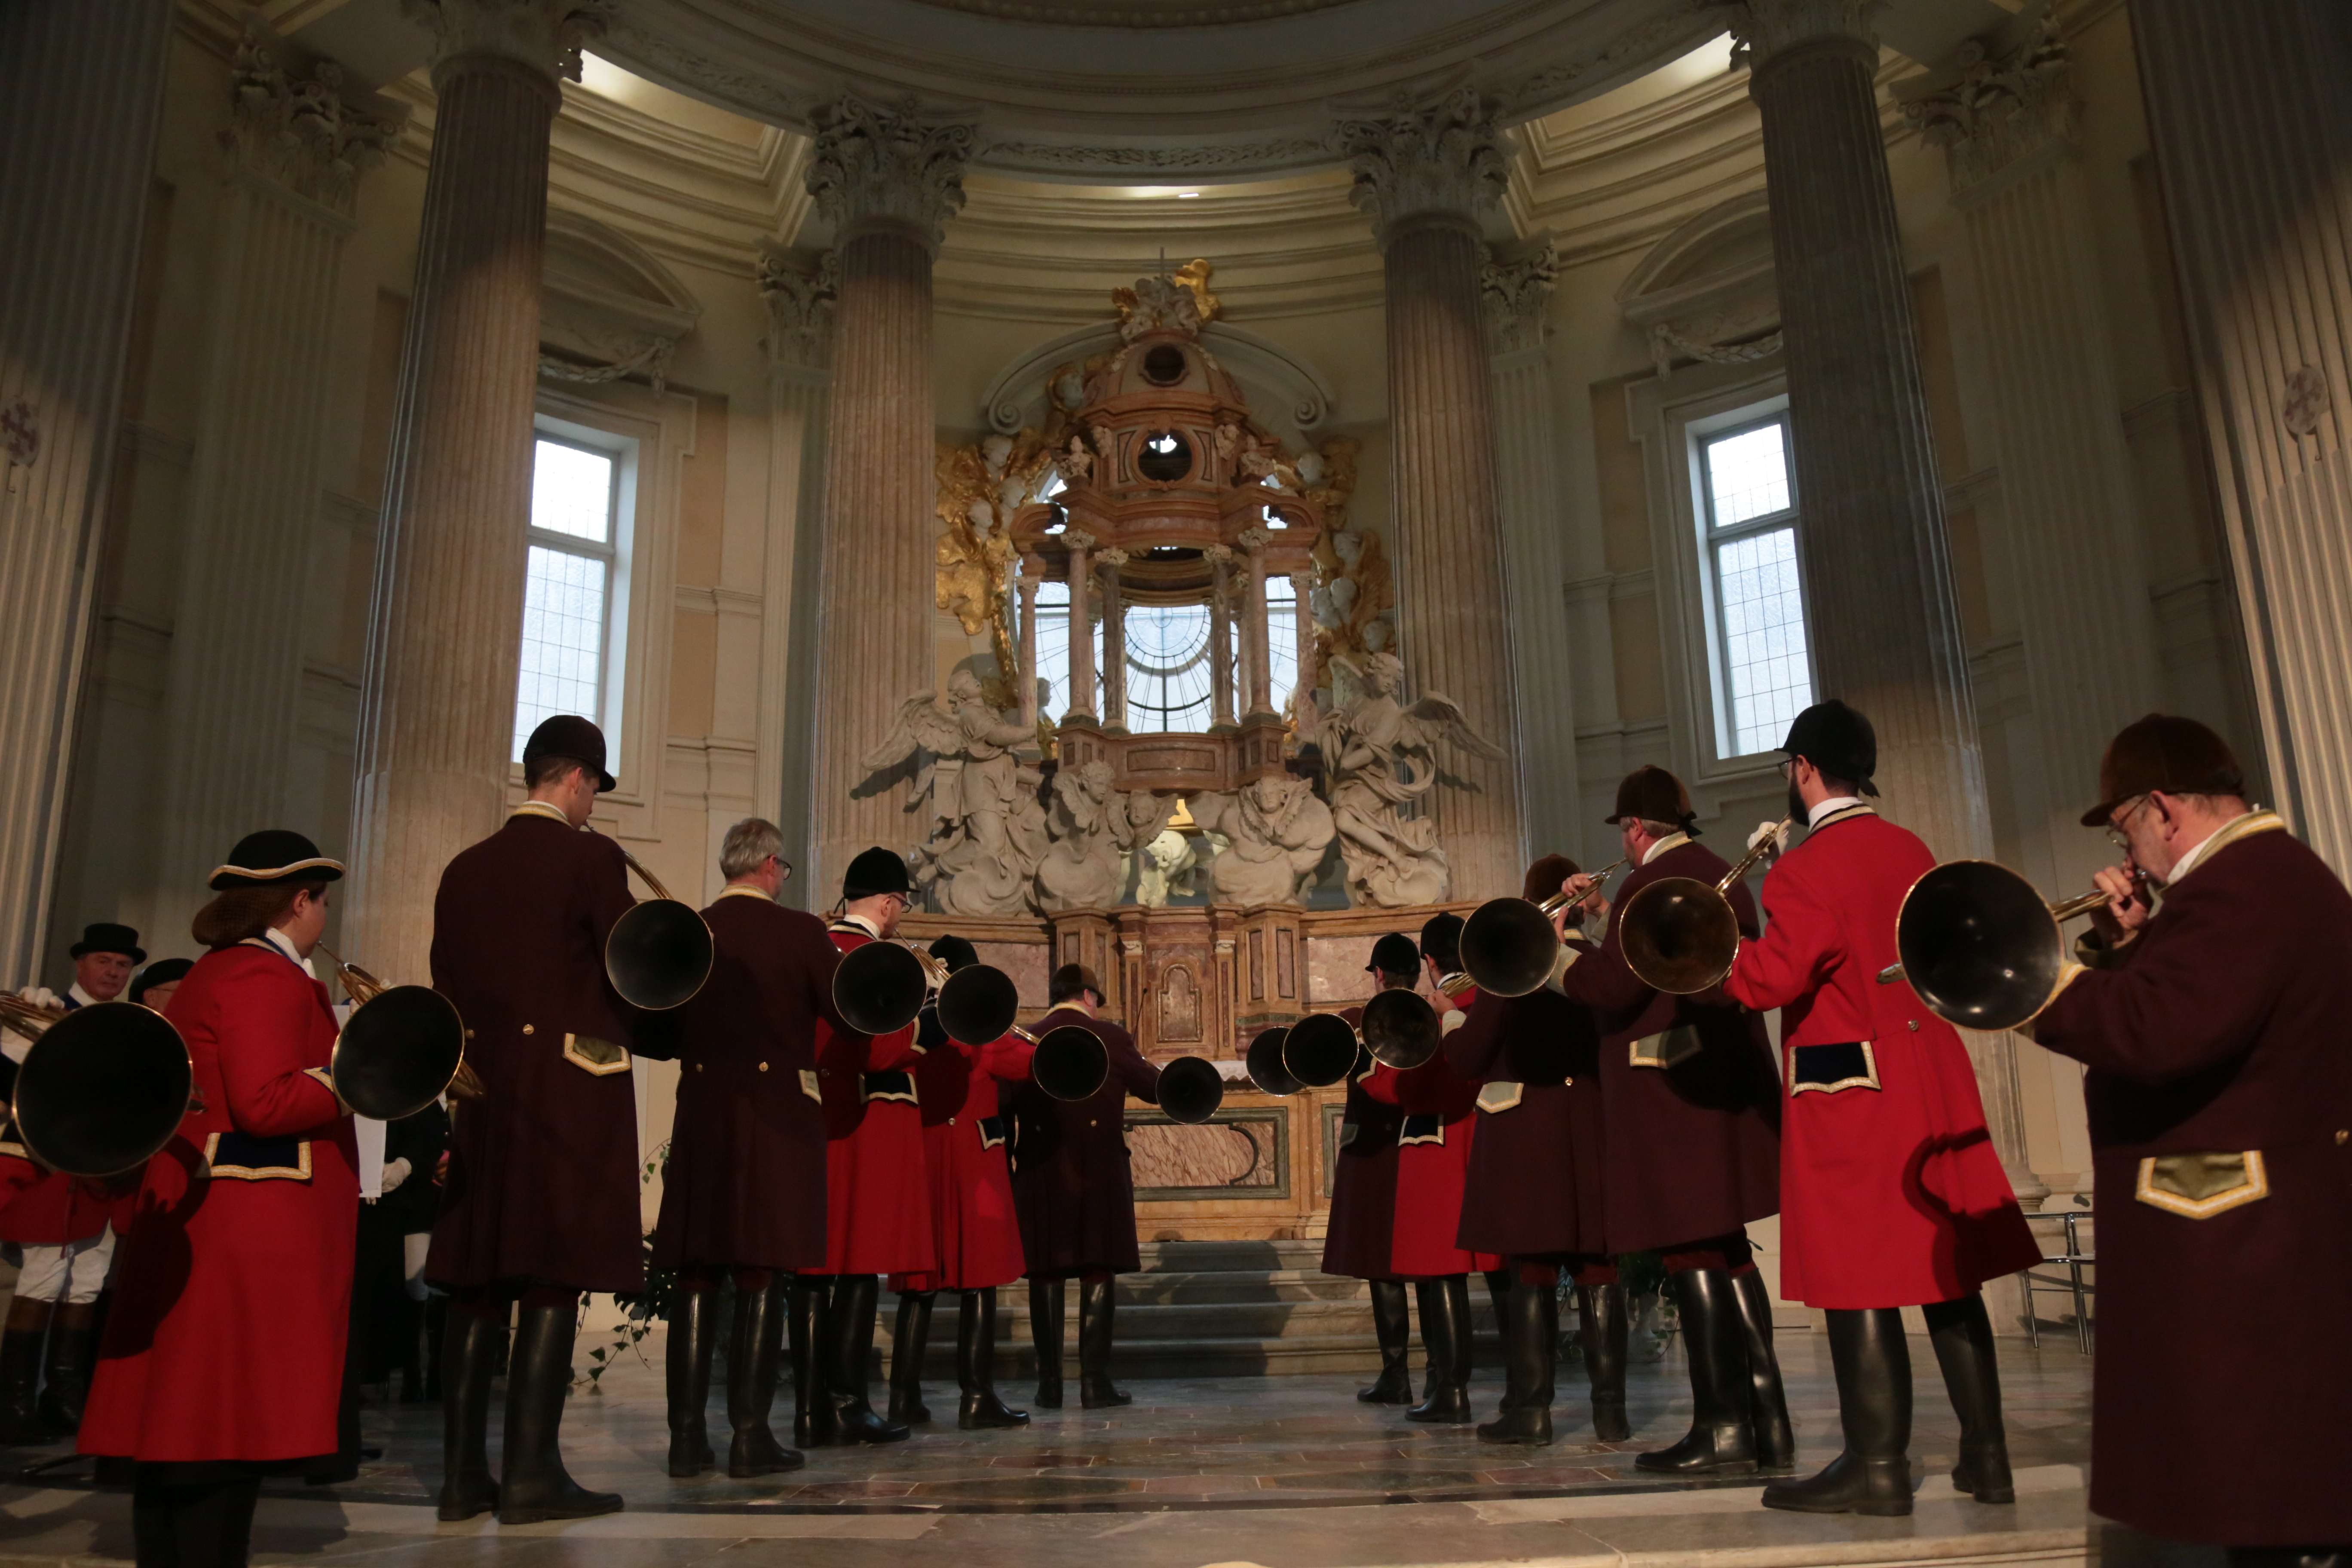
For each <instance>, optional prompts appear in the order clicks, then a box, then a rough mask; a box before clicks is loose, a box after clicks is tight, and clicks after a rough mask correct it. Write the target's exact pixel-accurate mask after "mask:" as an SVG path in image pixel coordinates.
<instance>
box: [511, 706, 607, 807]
mask: <svg viewBox="0 0 2352 1568" xmlns="http://www.w3.org/2000/svg"><path fill="white" fill-rule="evenodd" d="M541 757H565V758H568V759H570V760H571V761H572V762H575V763H579V764H580V765H581V766H583V767H584V768H586V769H587V770H588V771H589V772H590V773H594V774H595V775H596V787H597V788H598V789H600V790H610V789H613V788H615V787H617V785H616V782H615V781H614V777H613V775H612V774H610V773H606V772H605V771H604V731H602V730H599V729H598V728H596V726H595V725H593V724H592V723H590V722H589V721H587V720H585V719H583V718H582V717H580V715H579V714H577V713H558V714H557V715H556V716H555V717H554V718H552V719H542V720H541V721H540V725H539V728H538V729H536V730H533V731H531V732H530V740H528V741H525V742H523V744H522V771H523V774H524V776H525V777H528V776H530V772H531V764H532V763H535V762H537V761H539V759H540V758H541Z"/></svg>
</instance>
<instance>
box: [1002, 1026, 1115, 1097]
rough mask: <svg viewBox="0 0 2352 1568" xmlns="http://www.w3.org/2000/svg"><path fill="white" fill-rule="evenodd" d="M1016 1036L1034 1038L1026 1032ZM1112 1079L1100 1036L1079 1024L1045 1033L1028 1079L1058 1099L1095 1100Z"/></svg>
mask: <svg viewBox="0 0 2352 1568" xmlns="http://www.w3.org/2000/svg"><path fill="white" fill-rule="evenodd" d="M1013 1033H1014V1034H1017V1035H1019V1036H1021V1037H1023V1038H1024V1039H1030V1038H1034V1037H1033V1036H1031V1035H1030V1034H1029V1032H1028V1031H1027V1030H1025V1029H1015V1030H1014V1031H1013ZM1109 1078H1110V1052H1109V1051H1108V1050H1106V1049H1105V1048H1104V1047H1103V1043H1102V1039H1101V1037H1099V1036H1097V1034H1096V1033H1095V1032H1094V1031H1093V1030H1092V1029H1088V1028H1083V1027H1081V1026H1078V1025H1076V1024H1064V1025H1062V1026H1060V1027H1058V1028H1053V1029H1048V1030H1046V1031H1045V1038H1043V1039H1040V1040H1038V1041H1037V1049H1036V1050H1035V1052H1034V1053H1033V1054H1032V1055H1031V1056H1030V1058H1029V1079H1030V1081H1031V1082H1033V1083H1034V1084H1035V1085H1036V1086H1037V1087H1038V1088H1039V1089H1044V1090H1045V1092H1046V1093H1047V1094H1049V1095H1051V1096H1052V1097H1053V1098H1054V1099H1055V1100H1092V1099H1093V1098H1094V1097H1095V1096H1096V1095H1097V1094H1099V1093H1101V1092H1102V1086H1103V1084H1104V1083H1105V1082H1106V1081H1108V1079H1109Z"/></svg>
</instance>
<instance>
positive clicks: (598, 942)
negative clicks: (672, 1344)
mask: <svg viewBox="0 0 2352 1568" xmlns="http://www.w3.org/2000/svg"><path fill="white" fill-rule="evenodd" d="M522 765H523V782H524V785H525V787H526V788H527V789H529V791H530V798H529V799H528V800H526V801H524V802H523V804H522V805H520V806H517V807H516V808H515V810H514V813H513V815H511V816H509V817H508V818H507V821H506V826H503V827H501V828H499V830H498V831H497V832H496V833H493V834H492V835H490V837H488V838H485V839H483V840H482V841H481V842H480V843H478V844H476V845H474V846H473V847H470V848H467V849H466V850H464V851H463V852H461V853H460V854H459V855H458V856H457V858H456V859H454V860H452V861H450V862H449V865H448V867H447V868H446V869H445V870H443V872H442V873H441V885H440V888H439V889H438V890H437V891H436V894H435V895H434V900H433V948H432V957H433V987H434V989H435V990H436V991H438V992H440V993H441V994H443V995H444V996H446V997H447V998H449V1000H450V1001H451V1002H452V1003H453V1004H455V1005H456V1006H457V1013H458V1016H461V1017H463V1018H464V1019H465V1020H466V1033H467V1040H466V1058H467V1062H468V1063H469V1064H470V1065H471V1066H472V1067H473V1068H474V1070H475V1072H476V1073H477V1074H478V1075H479V1077H480V1079H481V1080H482V1084H483V1088H484V1090H485V1093H484V1095H483V1097H482V1098H481V1099H479V1100H467V1102H465V1103H464V1104H462V1105H460V1106H458V1107H457V1108H456V1109H455V1110H454V1112H453V1117H452V1122H453V1125H452V1129H451V1139H450V1150H449V1171H448V1177H447V1182H446V1185H445V1187H444V1188H443V1192H442V1205H441V1217H440V1219H439V1220H438V1221H437V1222H436V1224H435V1226H434V1227H433V1246H432V1250H431V1251H430V1252H429V1253H428V1254H427V1255H426V1258H425V1277H426V1278H427V1279H431V1280H432V1281H434V1282H435V1283H436V1284H438V1285H440V1286H442V1287H443V1288H444V1289H446V1290H448V1292H449V1295H450V1305H449V1328H448V1332H447V1335H446V1341H445V1348H444V1350H443V1352H442V1354H443V1361H442V1367H443V1375H442V1446H443V1454H442V1465H443V1471H442V1482H441V1499H440V1510H441V1511H440V1516H441V1518H443V1519H444V1520H451V1521H455V1520H462V1519H471V1518H473V1517H474V1516H475V1515H476V1514H478V1513H481V1512H484V1511H485V1510H489V1509H493V1508H495V1509H496V1510H498V1513H499V1522H500V1523H502V1524H527V1523H530V1522H531V1521H536V1520H546V1519H577V1518H581V1517H583V1516H586V1515H589V1514H597V1513H609V1512H612V1511H613V1510H615V1509H617V1508H619V1507H620V1506H621V1498H620V1494H618V1493H617V1492H592V1491H589V1490H587V1489H584V1488H583V1487H581V1486H579V1485H578V1484H576V1483H575V1482H574V1481H573V1480H572V1477H571V1476H570V1474H569V1473H567V1472H566V1471H565V1469H564V1468H563V1457H562V1452H561V1450H560V1448H559V1447H558V1441H557V1440H558V1434H559V1430H560V1428H561V1426H562V1420H563V1400H564V1395H565V1393H566V1392H567V1391H568V1390H569V1389H570V1387H571V1384H572V1336H573V1332H574V1331H575V1329H576V1328H577V1326H578V1320H579V1313H580V1297H581V1293H582V1292H583V1291H587V1290H617V1291H624V1292H635V1291H638V1290H642V1289H645V1261H644V1232H643V1220H642V1219H641V1217H640V1213H639V1204H638V1196H637V1161H638V1152H637V1097H636V1090H635V1086H634V1084H633V1083H632V1081H631V1079H632V1073H631V1070H630V1060H631V1058H630V1053H629V1049H628V1042H629V1040H630V1039H631V1037H632V1034H633V1026H632V1023H631V1011H630V1009H629V1007H628V1006H627V1005H626V1004H625V1003H624V1002H623V1001H622V1000H621V999H620V997H619V996H618V995H617V994H614V990H613V987H612V984H611V983H610V982H609V981H608V980H606V978H605V975H604V942H605V939H606V938H607V937H608V936H610V935H611V933H612V930H613V924H614V921H618V920H619V919H620V918H621V916H622V915H623V914H625V913H626V912H627V911H628V909H629V906H630V903H631V901H632V900H631V899H630V896H629V884H628V867H627V862H626V861H625V859H624V858H623V857H622V853H621V847H620V846H619V845H618V844H615V843H614V841H613V840H612V839H610V838H607V837H604V836H603V835H602V834H598V833H593V832H586V831H583V829H584V828H585V826H586V825H587V822H588V814H589V812H590V811H591V810H593V808H594V806H595V804H596V796H597V795H598V793H599V792H601V791H604V790H608V789H611V788H612V787H613V785H614V780H613V775H612V774H610V773H606V772H605V771H604V735H603V733H602V732H601V731H598V730H597V728H596V726H595V725H593V724H592V723H590V722H589V721H587V720H585V719H582V718H579V717H576V716H573V715H562V716H560V717H557V718H553V719H550V720H548V721H546V722H545V723H543V724H541V725H540V726H539V728H538V729H537V730H535V731H532V732H531V736H530V741H529V742H528V743H526V744H525V746H524V748H523V763H522ZM509 1312H515V1313H516V1314H517V1328H516V1331H515V1342H514V1349H513V1352H512V1354H511V1355H510V1356H509V1358H508V1363H507V1401H506V1426H505V1430H504V1436H503V1441H504V1444H505V1449H506V1452H505V1456H504V1458H505V1464H504V1468H503V1469H502V1471H501V1473H500V1476H499V1479H498V1480H497V1481H493V1480H492V1479H490V1468H489V1457H488V1442H487V1437H486V1432H487V1429H488V1423H489V1405H490V1378H491V1373H492V1372H493V1371H494V1369H495V1367H496V1364H497V1361H498V1353H499V1346H500V1344H501V1342H503V1341H504V1340H505V1338H506V1331H507V1320H508V1315H509Z"/></svg>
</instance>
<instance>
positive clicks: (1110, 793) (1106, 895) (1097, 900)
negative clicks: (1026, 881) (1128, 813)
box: [1036, 762, 1127, 910]
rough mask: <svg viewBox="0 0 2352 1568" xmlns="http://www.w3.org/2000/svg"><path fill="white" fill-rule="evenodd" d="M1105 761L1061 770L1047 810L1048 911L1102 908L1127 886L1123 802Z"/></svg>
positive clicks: (1043, 877) (1044, 896)
mask: <svg viewBox="0 0 2352 1568" xmlns="http://www.w3.org/2000/svg"><path fill="white" fill-rule="evenodd" d="M1113 777H1114V775H1113V774H1112V773H1111V768H1110V764H1109V763H1105V762H1092V763H1086V764H1085V765H1084V766H1082V767H1076V768H1071V767H1064V768H1059V769H1056V770H1055V773H1054V788H1053V801H1052V805H1050V806H1049V807H1048V808H1047V810H1046V814H1045V830H1046V833H1047V835H1048V836H1049V837H1050V839H1051V843H1050V845H1049V847H1047V848H1046V850H1045V855H1044V857H1043V858H1041V859H1039V860H1038V862H1037V871H1036V877H1037V902H1038V904H1039V905H1040V906H1041V907H1042V908H1044V909H1046V910H1092V909H1102V908H1106V907H1108V906H1109V905H1111V904H1115V903H1117V902H1118V896H1119V894H1120V893H1121V892H1122V891H1123V890H1124V889H1125V888H1126V885H1127V854H1126V849H1125V847H1124V845H1123V844H1122V839H1123V837H1124V835H1123V833H1122V832H1121V826H1122V825H1121V822H1120V817H1121V816H1122V815H1123V813H1122V811H1121V803H1120V801H1119V799H1118V791H1117V790H1116V789H1114V788H1112V787H1111V784H1112V779H1113Z"/></svg>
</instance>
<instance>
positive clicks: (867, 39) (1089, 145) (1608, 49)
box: [594, 0, 1737, 184]
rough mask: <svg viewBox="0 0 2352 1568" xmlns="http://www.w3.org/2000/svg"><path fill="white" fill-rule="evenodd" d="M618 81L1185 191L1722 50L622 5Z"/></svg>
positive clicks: (1702, 0)
mask: <svg viewBox="0 0 2352 1568" xmlns="http://www.w3.org/2000/svg"><path fill="white" fill-rule="evenodd" d="M1736 10H1737V7H1736V6H1733V5H1726V4H1719V3H1716V0H622V3H621V4H619V5H615V6H614V17H613V21H612V26H611V27H610V29H609V31H608V32H607V34H606V36H605V37H604V39H603V40H602V41H601V42H600V43H598V44H597V45H595V46H594V47H595V50H596V52H597V53H598V54H599V55H602V56H604V57H606V58H610V59H612V60H613V61H614V62H615V63H617V64H619V65H621V66H623V67H625V68H627V69H628V70H631V71H633V72H635V73H637V74H638V75H641V76H644V77H646V78H649V79H652V80H655V81H657V82H660V83H663V84H664V85H666V86H668V87H672V88H675V89H677V90H679V91H682V92H686V93H689V94H692V95H693V96H695V97H698V98H703V99H707V100H710V101H712V102H715V103H718V104H720V105H722V106H724V107H727V108H730V109H732V110H736V111H737V112H739V113H741V114H745V115H749V116H751V117H752V118H754V119H758V120H764V121H771V122H772V123H775V124H780V125H784V126H788V127H792V128H794V129H802V128H805V126H806V125H807V123H808V120H809V116H810V114H811V112H812V111H813V110H814V109H815V108H816V107H817V106H819V105H821V104H824V103H825V102H828V101H830V100H834V99H835V98H837V97H839V96H840V95H841V94H843V93H845V92H854V93H857V94H860V95H862V96H866V97H869V98H873V99H876V100H882V101H887V102H899V101H903V100H907V99H908V98H912V99H914V100H917V101H919V103H920V104H921V106H922V107H923V109H924V110H926V111H927V112H930V113H935V114H938V115H940V116H941V117H943V118H954V119H965V120H971V121H977V122H978V124H979V125H980V128H981V132H980V138H979V146H978V151H977V153H976V157H975V162H976V163H978V164H979V165H980V166H981V167H982V168H985V169H993V170H997V171H999V172H1002V173H1007V174H1023V175H1027V176H1031V177H1037V178H1045V179H1055V180H1075V181H1092V182H1100V181H1106V180H1109V181H1125V182H1131V183H1136V184H1147V183H1150V182H1152V181H1155V180H1181V181H1184V182H1188V183H1206V182H1213V181H1217V180H1221V179H1251V178H1262V177H1264V176H1265V175H1267V174H1282V173H1286V172H1292V171H1297V170H1300V169H1307V168H1313V167H1317V166H1320V165H1327V164H1329V163H1333V162H1335V161H1337V160H1338V158H1339V153H1337V151H1336V150H1335V148H1334V146H1333V143H1332V139H1331V128H1332V124H1333V121H1334V120H1335V119H1336V118H1338V117H1340V116H1342V115H1347V114H1353V113H1363V112H1367V111H1375V112H1376V111H1380V110H1386V109H1388V108H1390V107H1391V106H1392V105H1393V104H1395V103H1396V102H1397V101H1398V100H1400V99H1402V98H1412V99H1426V98H1431V97H1434V96H1436V95H1438V94H1440V93H1444V92H1448V91H1451V90H1454V89H1459V88H1462V87H1475V88H1478V89H1481V90H1482V91H1484V92H1486V94H1488V95H1489V96H1490V97H1491V98H1492V99H1493V100H1495V102H1496V106H1497V109H1498V110H1499V113H1500V116H1501V118H1502V120H1503V121H1504V122H1505V123H1516V122H1517V121H1524V120H1528V119H1532V118H1534V117H1536V116H1538V115H1541V114H1545V113H1549V112H1550V111H1551V110H1555V109H1558V108H1560V107H1561V106H1563V105H1565V104H1568V103H1571V102H1574V101H1576V100H1580V99H1583V98H1587V97H1590V96H1591V95H1593V94H1595V93H1598V92H1601V91H1604V90H1606V89H1609V88H1611V87H1613V86H1615V85H1617V84H1618V83H1620V82H1622V81H1625V80H1628V79H1631V78H1633V77H1635V76H1638V75H1640V74H1641V73H1643V72H1644V71H1646V70H1648V69H1650V68H1653V67H1654V66H1656V65H1658V64H1660V63H1662V62H1664V61H1665V60H1668V59H1671V58H1675V56H1678V55H1680V54H1683V53H1684V52H1685V51H1686V50H1688V49H1690V48H1692V47H1694V46H1696V45H1697V44H1698V43H1700V42H1702V41H1704V40H1706V39H1707V38H1709V37H1714V36H1716V35H1717V34H1719V33H1721V32H1723V31H1724V29H1725V27H1726V26H1727V25H1728V22H1729V20H1730V18H1731V16H1732V15H1733V14H1734V12H1735V11H1736Z"/></svg>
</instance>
